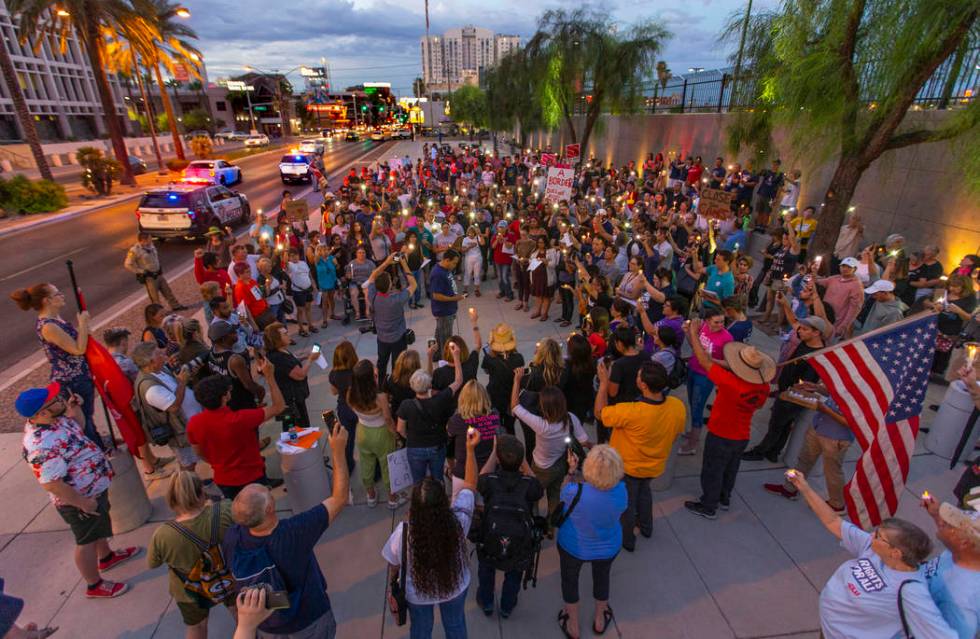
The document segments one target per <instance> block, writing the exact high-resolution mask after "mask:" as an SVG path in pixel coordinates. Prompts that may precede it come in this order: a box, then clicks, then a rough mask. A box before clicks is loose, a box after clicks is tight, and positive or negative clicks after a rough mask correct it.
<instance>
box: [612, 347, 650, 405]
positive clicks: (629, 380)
mask: <svg viewBox="0 0 980 639" xmlns="http://www.w3.org/2000/svg"><path fill="white" fill-rule="evenodd" d="M649 359H650V357H649V356H647V355H646V354H644V353H637V354H636V355H623V356H622V357H620V358H619V359H617V360H616V361H615V362H613V364H612V369H611V370H610V371H609V381H610V382H613V383H614V384H619V392H617V393H616V397H611V398H610V399H611V400H613V401H612V403H614V404H622V403H623V402H635V401H636V398H637V397H639V396H640V389H639V388H637V387H636V374H637V373H638V372H639V371H640V367H641V366H643V362H645V361H648V360H649Z"/></svg>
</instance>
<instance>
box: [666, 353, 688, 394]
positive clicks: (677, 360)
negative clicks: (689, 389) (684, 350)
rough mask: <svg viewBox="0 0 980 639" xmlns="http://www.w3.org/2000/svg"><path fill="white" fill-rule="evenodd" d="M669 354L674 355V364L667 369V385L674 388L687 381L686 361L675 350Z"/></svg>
mask: <svg viewBox="0 0 980 639" xmlns="http://www.w3.org/2000/svg"><path fill="white" fill-rule="evenodd" d="M670 354H671V355H673V356H674V365H673V366H671V367H670V370H669V371H667V387H668V388H669V389H671V390H674V389H675V388H680V387H681V386H683V385H684V384H685V382H687V362H685V361H684V359H683V358H682V357H681V356H680V355H679V354H678V353H677V352H676V351H673V350H672V351H670Z"/></svg>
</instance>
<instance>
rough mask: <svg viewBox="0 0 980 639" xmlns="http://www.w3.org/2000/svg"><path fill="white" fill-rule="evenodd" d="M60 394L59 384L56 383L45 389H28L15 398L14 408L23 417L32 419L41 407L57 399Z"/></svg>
mask: <svg viewBox="0 0 980 639" xmlns="http://www.w3.org/2000/svg"><path fill="white" fill-rule="evenodd" d="M60 392H61V384H59V383H58V382H51V383H50V384H48V385H47V387H46V388H28V389H27V390H26V391H24V392H23V393H21V394H20V395H18V396H17V401H16V402H15V403H14V406H15V408H16V409H17V412H18V413H20V414H21V415H23V416H24V417H34V416H35V415H37V412H38V411H39V410H41V407H42V406H44V405H45V404H47V403H48V402H50V401H51V400H52V399H53V398H55V397H57V396H58V394H59V393H60Z"/></svg>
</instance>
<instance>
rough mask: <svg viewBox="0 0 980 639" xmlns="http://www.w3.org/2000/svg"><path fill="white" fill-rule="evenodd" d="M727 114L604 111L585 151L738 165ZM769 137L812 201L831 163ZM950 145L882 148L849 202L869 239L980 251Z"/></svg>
mask: <svg viewBox="0 0 980 639" xmlns="http://www.w3.org/2000/svg"><path fill="white" fill-rule="evenodd" d="M947 116H948V114H947V113H942V112H922V113H911V114H909V120H910V121H914V122H915V123H916V124H920V123H921V124H922V125H923V126H926V127H932V126H936V125H937V124H938V123H940V122H941V121H942V120H943V119H944V118H945V117H947ZM731 117H732V116H730V115H729V114H724V113H703V114H702V113H690V114H664V115H638V116H607V117H605V118H604V119H603V122H602V124H603V127H602V130H601V132H600V133H599V134H593V136H592V140H591V141H590V143H589V147H590V149H589V152H591V153H594V154H595V157H596V158H597V159H598V160H600V161H602V162H605V163H607V164H608V163H609V162H613V163H615V164H616V166H621V165H622V164H624V163H625V162H627V161H629V160H635V161H636V163H637V164H638V165H639V164H641V163H642V161H643V160H644V159H645V158H646V156H647V154H648V153H656V152H658V151H661V150H663V151H666V150H678V149H679V150H681V151H682V152H683V153H684V154H687V153H689V152H693V153H694V154H695V155H701V156H702V157H703V158H704V160H705V163H706V164H709V165H710V164H711V163H712V162H713V161H714V158H715V157H716V156H718V155H721V156H723V157H724V158H725V162H726V164H728V163H731V162H735V161H741V162H742V163H743V165H744V162H745V161H746V160H747V159H748V157H747V154H745V153H743V154H741V155H740V156H739V157H737V158H736V157H732V156H731V155H730V154H728V153H725V152H724V149H725V128H726V126H727V124H728V123H729V122H730V121H731ZM775 138H776V149H777V151H778V156H779V157H781V159H782V161H783V170H784V171H789V170H791V169H793V168H799V169H800V170H801V171H803V179H802V195H801V200H800V201H801V206H806V205H809V204H812V205H815V206H816V205H819V203H820V201H821V199H822V196H823V193H824V191H825V190H826V188H827V185H828V184H829V183H830V178H831V177H832V175H833V171H834V168H835V166H836V162H835V161H834V160H830V161H827V162H820V163H815V162H812V161H808V158H807V156H806V155H805V154H799V153H794V152H793V151H792V150H791V149H790V146H789V144H787V139H786V138H787V136H786V135H785V132H777V134H776V136H775ZM569 142H570V139H568V136H567V134H566V133H565V132H564V131H553V132H539V133H537V134H535V135H533V136H532V138H531V145H532V146H534V147H542V148H543V147H545V146H546V145H548V144H552V145H553V147H554V148H558V146H559V145H563V144H567V143H569ZM955 145H956V142H955V141H953V142H939V143H933V144H920V145H916V146H912V147H909V148H905V149H901V150H898V151H893V152H889V153H886V154H885V155H883V156H882V157H881V158H879V159H878V161H876V162H875V163H874V164H872V165H871V167H870V168H869V169H868V170H867V171H866V172H865V174H864V176H863V177H862V179H861V183H860V184H859V186H858V189H857V192H856V194H855V197H854V200H853V202H852V204H853V205H854V206H855V207H857V211H858V212H859V213H860V214H861V216H862V218H863V219H864V223H865V238H866V239H867V240H868V241H874V240H880V239H883V238H884V237H885V236H886V235H888V234H889V233H901V234H903V235H905V237H906V238H908V240H909V243H910V245H911V246H913V247H919V246H921V245H923V244H925V243H935V244H938V245H939V246H940V247H941V248H942V249H943V255H942V257H941V258H940V259H941V261H942V262H943V264H944V266H950V265H952V263H953V262H954V261H956V262H958V261H959V259H960V258H961V257H962V256H963V255H964V254H967V253H978V252H980V205H978V200H980V195H973V194H970V193H968V192H967V190H966V189H965V187H964V185H963V182H962V179H961V172H960V169H959V167H958V159H957V156H956V153H955V152H954V147H955ZM583 155H585V157H588V154H587V153H583Z"/></svg>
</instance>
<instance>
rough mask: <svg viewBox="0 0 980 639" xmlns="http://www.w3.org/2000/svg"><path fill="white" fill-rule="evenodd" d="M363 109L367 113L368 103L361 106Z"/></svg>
mask: <svg viewBox="0 0 980 639" xmlns="http://www.w3.org/2000/svg"><path fill="white" fill-rule="evenodd" d="M361 111H364V112H365V113H366V112H367V106H366V105H364V106H361Z"/></svg>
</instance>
